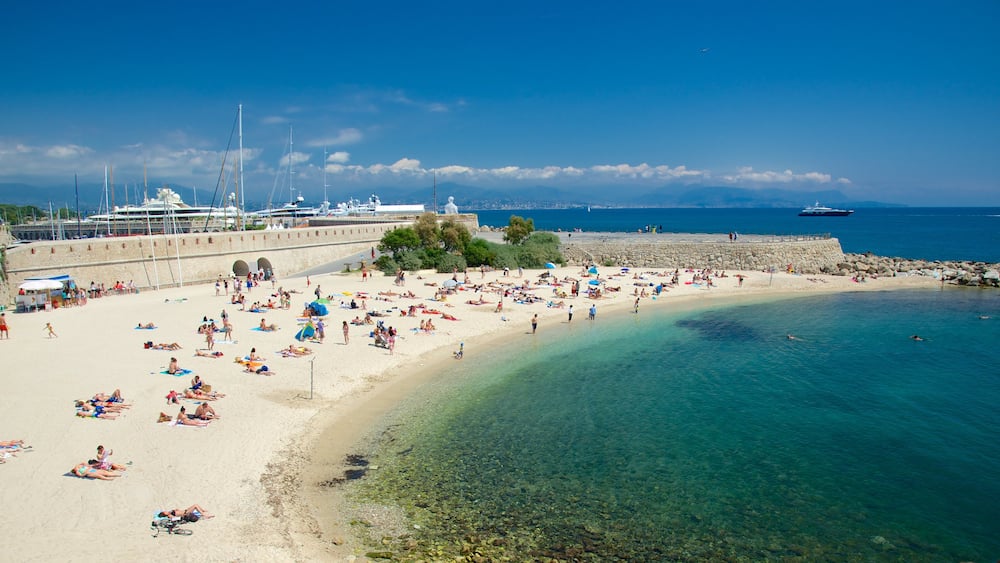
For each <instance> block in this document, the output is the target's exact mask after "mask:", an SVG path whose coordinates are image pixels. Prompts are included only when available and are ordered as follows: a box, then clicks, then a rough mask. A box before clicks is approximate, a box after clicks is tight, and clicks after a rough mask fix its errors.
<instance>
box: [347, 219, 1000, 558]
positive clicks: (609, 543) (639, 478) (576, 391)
mask: <svg viewBox="0 0 1000 563" xmlns="http://www.w3.org/2000/svg"><path fill="white" fill-rule="evenodd" d="M515 213H516V214H518V215H521V216H524V217H531V218H533V219H534V220H535V225H536V228H538V229H543V230H555V229H559V228H561V229H563V230H571V229H574V228H581V229H584V230H587V231H633V230H635V229H637V228H644V227H645V225H647V224H649V225H657V226H659V225H662V226H663V229H664V230H666V231H671V232H722V233H724V232H728V231H732V230H735V231H738V232H741V233H747V234H806V233H818V232H829V233H831V234H832V235H833V236H835V237H837V238H839V239H840V241H841V244H842V246H843V248H844V250H845V251H847V252H864V251H869V250H870V251H872V252H875V253H876V254H879V255H884V256H902V257H908V258H924V259H968V260H983V261H989V262H1000V239H998V232H1000V228H998V227H1000V209H860V210H858V211H857V212H856V213H855V214H854V215H852V216H850V217H846V218H800V217H798V216H796V215H795V211H794V210H774V209H766V210H733V209H705V210H702V209H637V210H622V209H607V210H605V209H600V210H599V209H594V210H592V211H591V212H589V213H588V212H587V211H586V210H537V211H519V212H515ZM510 215H511V212H509V211H507V212H496V211H490V212H480V223H481V224H484V225H489V224H492V225H502V224H506V223H507V220H508V219H509V217H510ZM581 305H582V303H581ZM577 308H578V309H580V311H581V312H582V311H583V308H582V307H579V306H578V307H577ZM981 316H986V317H989V318H980V317H981ZM788 333H793V334H795V335H797V336H798V337H799V339H798V340H788V339H787V338H786V337H785V335H786V334H788ZM912 334H920V335H922V336H923V337H925V340H924V341H914V340H912V339H910V338H909V337H910V335H912ZM997 342H1000V292H997V291H996V290H979V289H968V288H953V287H945V288H938V289H935V290H924V291H892V292H879V293H867V292H866V293H847V294H839V295H824V296H808V297H799V298H795V299H788V300H783V301H777V302H767V303H757V304H753V305H739V306H728V307H722V308H720V307H719V306H717V305H714V306H713V308H712V309H711V310H703V311H698V312H694V313H690V312H689V313H679V312H676V311H671V308H670V306H669V299H667V300H661V301H660V302H649V303H648V304H647V305H645V306H644V307H643V308H642V310H641V311H640V313H639V314H637V315H635V314H622V315H620V316H618V317H615V318H611V317H610V316H606V315H605V316H601V315H599V316H598V319H597V321H596V322H593V323H591V322H588V321H587V320H586V318H585V315H584V316H583V317H581V316H580V315H579V314H578V315H577V317H576V319H575V320H574V321H573V323H572V325H568V324H566V323H554V322H553V323H550V324H545V323H543V324H542V326H541V327H540V329H539V334H538V335H536V336H535V337H528V336H525V337H524V338H523V339H522V340H521V341H519V342H517V343H516V344H514V345H511V346H508V347H503V348H498V349H490V350H477V349H470V348H468V347H467V348H466V358H465V360H463V361H462V362H455V363H454V367H453V369H452V370H451V372H450V373H446V374H444V377H443V378H442V379H441V381H440V382H439V383H436V384H433V385H429V386H427V387H426V388H424V389H423V390H422V392H421V393H419V394H418V395H417V396H415V397H414V398H413V399H412V400H411V401H409V402H408V403H407V404H405V405H403V406H401V407H400V409H399V410H398V411H397V412H395V413H394V414H393V415H392V416H391V417H390V419H388V420H387V421H386V425H387V426H388V428H389V430H388V431H386V432H385V434H382V435H381V444H382V445H381V446H380V447H379V448H377V450H376V453H375V455H374V459H373V460H372V462H373V463H376V464H378V465H379V469H378V470H377V471H370V472H369V473H368V476H367V477H366V478H365V479H362V480H360V481H358V482H357V483H356V484H354V485H352V487H353V488H352V490H351V491H352V492H351V494H352V495H354V496H355V497H356V498H358V499H359V500H366V499H375V500H377V501H378V502H382V503H388V504H393V505H397V506H400V507H402V508H403V509H404V510H405V511H406V512H407V514H409V515H410V517H411V518H412V520H413V523H414V524H416V525H417V526H419V528H414V529H413V534H412V536H411V540H412V541H415V542H416V544H415V545H411V546H409V547H410V548H411V550H410V551H408V552H407V551H405V548H404V547H402V546H399V545H393V546H390V547H392V548H393V549H394V550H396V552H397V553H401V552H405V553H409V554H410V556H413V558H419V556H420V555H421V554H423V555H422V556H423V557H426V554H428V553H434V554H438V555H435V557H432V559H451V558H452V557H457V556H461V555H463V546H465V547H464V549H465V551H466V553H465V554H467V553H468V552H475V551H478V552H479V553H482V554H485V555H489V556H492V557H496V558H500V557H504V556H506V557H507V558H508V559H510V560H533V559H544V558H559V559H563V560H570V559H577V560H590V561H609V560H610V561H615V560H621V561H659V560H685V561H702V560H704V561H717V560H729V559H735V560H748V561H759V560H782V559H787V558H798V559H799V560H804V561H845V560H846V561H991V560H997V559H1000V527H998V523H1000V408H998V405H1000V376H998V371H997V366H998V365H1000V347H998V346H997V345H996V343H997ZM470 546H472V547H470Z"/></svg>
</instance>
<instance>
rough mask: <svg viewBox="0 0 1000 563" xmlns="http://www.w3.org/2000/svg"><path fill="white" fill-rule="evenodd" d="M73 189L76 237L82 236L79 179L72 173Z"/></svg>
mask: <svg viewBox="0 0 1000 563" xmlns="http://www.w3.org/2000/svg"><path fill="white" fill-rule="evenodd" d="M73 189H74V190H75V192H76V238H78V239H79V238H83V236H82V233H81V232H80V229H81V227H80V179H79V178H78V177H77V175H76V174H73Z"/></svg>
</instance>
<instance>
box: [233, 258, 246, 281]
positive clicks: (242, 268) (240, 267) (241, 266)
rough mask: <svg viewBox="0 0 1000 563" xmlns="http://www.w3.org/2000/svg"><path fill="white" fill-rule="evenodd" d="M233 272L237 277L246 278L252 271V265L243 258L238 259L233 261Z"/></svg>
mask: <svg viewBox="0 0 1000 563" xmlns="http://www.w3.org/2000/svg"><path fill="white" fill-rule="evenodd" d="M233 273H234V274H236V277H240V278H245V277H246V276H247V274H249V273H250V266H247V263H246V262H244V261H243V260H237V261H235V262H233Z"/></svg>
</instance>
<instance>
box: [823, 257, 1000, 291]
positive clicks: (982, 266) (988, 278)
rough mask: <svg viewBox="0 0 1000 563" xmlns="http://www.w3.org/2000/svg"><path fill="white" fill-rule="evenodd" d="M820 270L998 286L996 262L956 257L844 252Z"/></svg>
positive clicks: (999, 275)
mask: <svg viewBox="0 0 1000 563" xmlns="http://www.w3.org/2000/svg"><path fill="white" fill-rule="evenodd" d="M821 270H822V271H823V273H826V274H833V275H840V276H854V275H869V276H870V275H873V274H874V275H878V276H931V277H936V278H941V280H942V281H943V282H944V283H950V284H954V285H965V286H976V287H1000V264H990V263H987V262H973V261H960V260H943V261H942V260H935V261H930V260H912V259H908V258H890V257H885V256H876V255H874V254H871V253H865V254H844V260H843V262H840V263H838V264H837V265H836V267H834V268H821Z"/></svg>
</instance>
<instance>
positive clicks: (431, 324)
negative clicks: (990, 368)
mask: <svg viewBox="0 0 1000 563" xmlns="http://www.w3.org/2000/svg"><path fill="white" fill-rule="evenodd" d="M436 329H437V327H436V326H434V322H433V321H431V320H430V319H427V324H425V325H424V330H425V331H427V332H431V331H433V330H436Z"/></svg>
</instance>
